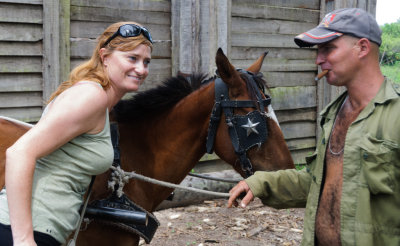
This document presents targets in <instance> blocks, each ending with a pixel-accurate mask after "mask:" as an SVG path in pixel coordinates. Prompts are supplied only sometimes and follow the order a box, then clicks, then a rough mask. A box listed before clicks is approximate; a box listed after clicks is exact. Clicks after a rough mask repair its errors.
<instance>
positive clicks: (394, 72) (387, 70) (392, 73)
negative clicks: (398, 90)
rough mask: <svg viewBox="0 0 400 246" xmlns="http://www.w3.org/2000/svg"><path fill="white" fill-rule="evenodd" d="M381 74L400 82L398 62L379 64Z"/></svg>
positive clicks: (399, 64) (399, 65)
mask: <svg viewBox="0 0 400 246" xmlns="http://www.w3.org/2000/svg"><path fill="white" fill-rule="evenodd" d="M381 70H382V73H383V75H385V76H386V77H388V78H390V79H391V80H393V81H394V82H396V83H398V84H400V62H399V61H398V62H396V63H395V64H393V65H384V66H381Z"/></svg>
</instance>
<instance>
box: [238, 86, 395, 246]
mask: <svg viewBox="0 0 400 246" xmlns="http://www.w3.org/2000/svg"><path fill="white" fill-rule="evenodd" d="M399 95H400V85H398V84H393V83H391V82H390V81H389V80H388V79H385V81H384V83H383V84H382V86H381V88H380V90H379V92H378V94H377V95H376V96H375V98H374V99H372V100H371V102H369V104H368V105H367V106H366V107H365V108H364V109H363V110H362V111H361V112H360V114H359V116H358V117H357V119H356V120H355V121H354V122H353V123H352V124H351V125H350V127H349V129H348V131H347V135H346V140H345V148H344V161H343V185H342V187H343V190H342V196H341V202H340V221H341V229H340V236H341V241H342V245H360V246H368V245H385V246H387V245H400V151H399V146H400V97H399ZM346 96H347V92H344V93H343V94H342V95H341V96H339V97H338V98H337V99H336V100H335V101H333V102H332V103H331V104H329V105H328V106H327V107H326V108H325V109H324V110H323V111H322V112H321V114H320V116H321V127H322V133H321V137H320V139H319V141H318V143H317V149H316V152H315V153H314V154H313V155H312V156H310V157H307V167H306V168H304V169H302V170H301V171H296V170H293V169H292V170H281V171H277V172H256V173H255V174H254V175H253V176H252V177H249V178H248V179H246V183H247V184H248V185H249V186H250V189H251V191H252V192H253V193H254V195H255V196H257V197H260V198H261V200H262V201H263V203H265V204H266V205H268V206H272V207H276V208H287V207H304V206H306V210H305V218H304V232H303V240H302V245H307V246H310V245H314V239H315V215H316V212H317V208H318V201H319V198H320V193H321V183H322V179H323V173H324V160H325V150H326V144H327V143H328V140H329V136H330V133H331V129H332V125H333V122H334V120H335V116H336V113H337V111H338V110H339V108H340V106H341V105H342V103H343V101H344V100H345V98H346Z"/></svg>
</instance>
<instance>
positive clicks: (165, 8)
mask: <svg viewBox="0 0 400 246" xmlns="http://www.w3.org/2000/svg"><path fill="white" fill-rule="evenodd" d="M70 11H71V27H70V28H71V68H73V67H75V66H76V65H77V64H79V63H80V62H82V61H84V60H86V59H88V58H90V56H91V55H92V51H93V49H94V46H95V44H96V38H97V37H98V35H99V34H101V33H102V32H103V31H104V30H105V29H106V28H107V26H109V25H110V24H112V23H115V22H119V21H135V22H139V23H141V24H142V25H144V26H146V27H147V28H148V29H149V30H150V32H151V34H152V37H153V38H154V46H153V53H152V60H151V65H150V73H149V76H148V78H147V79H146V82H145V83H144V85H143V86H142V87H141V90H145V89H148V88H150V87H153V86H154V85H156V84H158V83H160V82H161V81H162V80H163V79H165V78H167V77H169V76H171V29H170V26H171V3H170V1H167V0H157V1H155V0H147V1H142V0H114V1H110V0H96V1H94V0H71V10H70Z"/></svg>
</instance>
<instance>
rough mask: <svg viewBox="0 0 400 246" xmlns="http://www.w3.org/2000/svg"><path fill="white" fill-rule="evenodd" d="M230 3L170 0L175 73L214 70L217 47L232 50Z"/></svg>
mask: <svg viewBox="0 0 400 246" xmlns="http://www.w3.org/2000/svg"><path fill="white" fill-rule="evenodd" d="M183 3H184V4H183ZM230 6H231V0H201V1H200V0H190V1H189V0H188V1H180V0H172V1H171V18H172V28H171V29H172V30H173V33H172V74H173V75H175V74H176V73H177V72H178V71H181V72H183V73H193V72H200V73H206V74H210V73H214V71H215V54H216V51H217V49H218V48H219V47H221V48H222V49H223V50H224V52H225V53H227V54H229V51H230V42H229V33H230V15H231V11H230V9H231V7H230Z"/></svg>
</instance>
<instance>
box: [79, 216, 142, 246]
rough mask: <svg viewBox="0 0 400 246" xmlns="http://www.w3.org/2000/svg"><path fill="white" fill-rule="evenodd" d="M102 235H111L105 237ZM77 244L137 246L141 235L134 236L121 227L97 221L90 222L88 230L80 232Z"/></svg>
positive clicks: (84, 245)
mask: <svg viewBox="0 0 400 246" xmlns="http://www.w3.org/2000/svg"><path fill="white" fill-rule="evenodd" d="M102 235H110V236H109V237H104V236H102ZM76 245H78V246H92V245H96V246H110V245H118V246H137V245H139V236H133V235H132V234H129V233H128V232H125V231H123V230H121V229H119V228H115V227H112V226H108V225H102V224H99V223H96V222H93V223H90V224H89V225H88V228H87V230H85V231H82V232H80V233H79V236H78V240H77V243H76Z"/></svg>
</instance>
